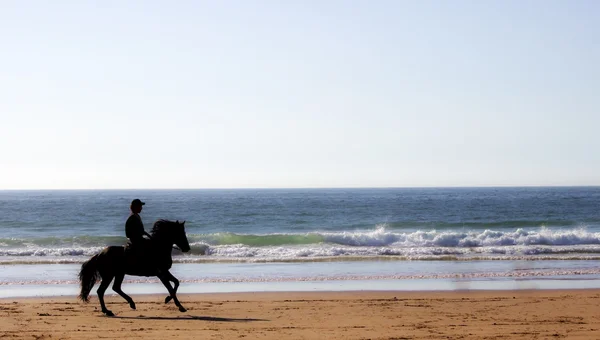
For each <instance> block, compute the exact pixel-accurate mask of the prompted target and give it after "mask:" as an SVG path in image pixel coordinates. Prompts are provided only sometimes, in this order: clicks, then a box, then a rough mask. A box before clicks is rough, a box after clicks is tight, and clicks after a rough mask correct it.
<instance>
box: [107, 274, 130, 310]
mask: <svg viewBox="0 0 600 340" xmlns="http://www.w3.org/2000/svg"><path fill="white" fill-rule="evenodd" d="M124 277H125V274H124V273H119V274H117V275H115V282H114V283H113V286H112V289H113V290H114V291H115V292H117V294H119V295H121V297H123V299H125V300H127V302H129V307H131V309H135V302H133V299H132V298H131V297H130V296H129V295H127V294H125V293H124V292H123V291H122V290H121V284H122V283H123V278H124Z"/></svg>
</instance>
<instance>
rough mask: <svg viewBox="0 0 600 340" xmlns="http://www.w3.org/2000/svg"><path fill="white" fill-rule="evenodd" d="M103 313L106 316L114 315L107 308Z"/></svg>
mask: <svg viewBox="0 0 600 340" xmlns="http://www.w3.org/2000/svg"><path fill="white" fill-rule="evenodd" d="M104 314H106V316H115V315H114V314H113V312H111V311H109V310H108V309H107V310H105V311H104Z"/></svg>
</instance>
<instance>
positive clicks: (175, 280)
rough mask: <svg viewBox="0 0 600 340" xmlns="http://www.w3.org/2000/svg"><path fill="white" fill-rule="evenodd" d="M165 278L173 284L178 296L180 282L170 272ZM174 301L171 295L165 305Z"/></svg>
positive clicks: (166, 299)
mask: <svg viewBox="0 0 600 340" xmlns="http://www.w3.org/2000/svg"><path fill="white" fill-rule="evenodd" d="M165 276H166V278H167V280H169V281H171V282H173V291H174V292H175V294H177V288H179V280H177V278H176V277H175V276H173V274H171V272H169V271H167V272H166V273H165ZM172 299H173V297H172V296H171V295H169V296H167V297H166V298H165V303H169V301H171V300H172Z"/></svg>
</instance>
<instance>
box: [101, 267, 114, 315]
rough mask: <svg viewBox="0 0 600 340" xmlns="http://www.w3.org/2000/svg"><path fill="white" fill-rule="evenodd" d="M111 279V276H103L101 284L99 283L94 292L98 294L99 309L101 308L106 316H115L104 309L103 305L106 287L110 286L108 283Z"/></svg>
mask: <svg viewBox="0 0 600 340" xmlns="http://www.w3.org/2000/svg"><path fill="white" fill-rule="evenodd" d="M113 277H114V276H113V275H110V276H109V275H107V276H103V277H102V282H100V287H98V290H97V291H96V292H97V293H98V300H100V307H102V313H104V314H106V316H115V315H114V314H113V312H111V311H109V310H108V309H106V305H105V304H104V292H105V291H106V288H108V285H109V284H110V281H112V279H113Z"/></svg>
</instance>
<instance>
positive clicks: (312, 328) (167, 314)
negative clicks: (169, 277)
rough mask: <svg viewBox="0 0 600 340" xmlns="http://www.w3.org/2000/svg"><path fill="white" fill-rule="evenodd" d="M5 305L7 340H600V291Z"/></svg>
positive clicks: (1, 324)
mask: <svg viewBox="0 0 600 340" xmlns="http://www.w3.org/2000/svg"><path fill="white" fill-rule="evenodd" d="M133 298H134V300H135V301H136V303H137V310H130V309H129V306H128V305H127V304H126V303H125V301H124V300H122V299H121V298H120V297H117V296H109V297H108V299H107V302H108V308H109V309H111V310H112V311H113V312H114V313H115V314H116V315H117V316H116V317H112V318H110V317H105V316H103V315H102V314H101V313H100V312H99V305H98V299H97V298H96V297H95V296H94V298H93V299H92V300H91V301H90V303H88V304H84V303H82V302H80V301H78V300H76V298H75V297H55V298H32V299H22V298H19V299H2V300H0V339H96V338H107V339H117V338H124V339H135V338H138V339H278V340H283V339H558V338H568V339H600V290H558V291H477V292H473V291H471V292H468V291H460V292H400V291H395V292H324V293H323V292H318V293H316V292H315V293H311V292H308V293H228V294H194V295H182V296H181V297H180V300H181V301H182V303H183V305H184V306H185V307H187V308H188V312H187V313H180V312H179V311H178V310H177V308H176V307H175V306H174V305H173V303H170V304H168V305H165V304H164V303H163V302H161V301H162V300H163V299H164V296H150V295H141V296H140V295H138V296H135V295H133Z"/></svg>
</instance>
